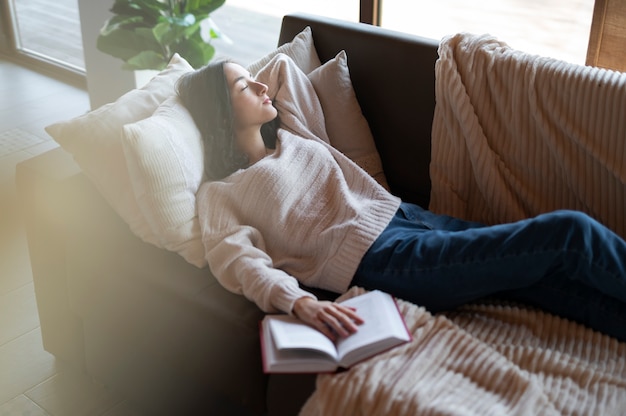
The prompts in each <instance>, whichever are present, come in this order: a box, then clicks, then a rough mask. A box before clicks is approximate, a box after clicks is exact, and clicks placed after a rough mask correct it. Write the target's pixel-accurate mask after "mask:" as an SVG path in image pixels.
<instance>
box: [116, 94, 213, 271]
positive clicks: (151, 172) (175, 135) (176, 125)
mask: <svg viewBox="0 0 626 416" xmlns="http://www.w3.org/2000/svg"><path fill="white" fill-rule="evenodd" d="M123 139H124V140H123V141H122V144H123V147H124V154H125V156H126V164H127V166H128V172H129V174H130V180H131V183H132V187H133V191H134V194H135V197H136V199H137V203H138V204H139V208H140V209H141V213H142V214H143V216H144V217H145V219H146V221H147V222H148V224H149V225H150V227H151V229H152V232H153V233H154V234H155V236H156V239H157V243H156V245H157V246H158V247H161V248H165V249H168V250H170V251H174V252H176V253H178V254H180V255H181V256H182V257H183V258H185V260H187V261H188V262H189V263H191V264H193V265H195V266H197V267H203V266H205V265H206V260H205V259H204V246H203V245H202V240H201V236H200V224H199V222H198V217H197V213H196V192H197V191H198V187H199V186H200V184H201V183H202V181H203V179H204V153H203V145H202V136H201V134H200V131H199V130H198V129H197V127H196V125H195V123H194V121H193V118H192V117H191V114H189V112H188V111H187V109H186V108H185V106H184V105H183V104H182V103H181V102H180V100H179V98H178V96H174V97H171V98H168V99H167V100H166V101H165V102H164V103H163V104H161V105H160V106H159V108H158V109H157V110H156V111H155V112H154V114H153V115H152V116H151V117H148V118H146V119H144V120H141V121H138V122H136V123H132V124H127V125H126V126H124V132H123Z"/></svg>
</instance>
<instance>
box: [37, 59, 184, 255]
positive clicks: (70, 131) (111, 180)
mask: <svg viewBox="0 0 626 416" xmlns="http://www.w3.org/2000/svg"><path fill="white" fill-rule="evenodd" d="M192 70H193V68H192V67H191V65H189V63H187V61H186V60H184V59H183V58H182V57H180V56H179V55H178V54H176V55H174V57H173V58H172V60H171V61H170V63H169V64H168V66H167V67H166V68H165V69H164V70H163V71H162V72H160V73H159V74H158V75H156V76H155V77H154V78H153V79H152V80H151V81H150V82H148V84H146V86H144V87H143V88H141V89H135V90H132V91H129V92H128V93H126V94H124V95H123V96H121V97H120V98H119V99H117V100H116V101H115V102H113V103H109V104H106V105H104V106H102V107H100V108H98V109H96V110H93V111H91V112H89V113H86V114H84V115H81V116H79V117H76V118H74V119H72V120H69V121H64V122H60V123H56V124H53V125H50V126H48V127H46V131H47V132H48V133H49V134H50V135H51V136H52V138H54V140H55V141H57V142H58V143H59V144H60V145H61V147H63V148H64V149H65V150H67V151H68V152H69V153H71V154H72V155H73V156H74V159H75V160H76V162H77V163H78V165H79V166H80V167H81V169H82V170H83V172H84V173H85V175H86V176H87V177H88V178H89V179H90V180H91V181H92V182H93V183H94V184H95V186H96V187H97V189H98V190H99V191H100V193H101V194H102V195H103V197H104V198H105V199H106V200H107V202H108V203H109V204H110V205H111V206H112V207H113V209H114V210H115V211H116V212H117V213H118V214H119V215H120V217H122V218H123V219H124V221H126V223H128V225H129V226H130V229H131V230H132V231H133V232H134V233H135V234H136V235H138V236H139V237H140V238H142V239H143V240H144V241H147V242H150V243H153V244H154V243H156V241H157V240H156V238H155V235H154V233H153V232H152V230H151V228H150V226H149V224H148V223H147V222H146V220H145V218H144V217H143V215H142V213H141V210H140V209H139V206H138V204H137V201H136V199H135V196H134V194H133V191H132V187H131V182H130V177H129V174H128V169H127V167H126V160H125V158H124V152H123V149H122V127H123V126H124V125H125V124H127V123H133V122H135V121H138V120H141V119H143V118H146V117H148V116H150V115H151V114H152V113H153V112H154V111H155V110H156V108H157V107H158V106H159V104H161V103H162V102H163V101H165V99H166V98H168V97H170V96H172V95H174V94H175V83H176V81H177V80H178V78H179V77H180V76H181V75H182V74H184V73H186V72H189V71H192Z"/></svg>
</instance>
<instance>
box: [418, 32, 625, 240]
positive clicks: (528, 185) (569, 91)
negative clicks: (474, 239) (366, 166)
mask: <svg viewBox="0 0 626 416" xmlns="http://www.w3.org/2000/svg"><path fill="white" fill-rule="evenodd" d="M439 55H440V59H439V60H438V62H437V64H436V100H437V101H436V108H435V117H434V121H433V131H432V162H431V166H430V174H431V179H432V193H431V205H430V207H429V208H430V209H431V210H432V211H434V212H438V213H447V214H450V215H453V216H457V217H461V218H466V219H469V220H475V221H480V222H483V223H487V224H493V223H501V222H508V221H513V220H518V219H521V218H525V217H529V216H534V215H537V214H539V213H542V212H547V211H552V210H555V209H560V208H569V209H576V210H580V211H584V212H587V213H588V214H590V215H591V216H593V217H594V218H596V219H597V220H599V221H600V222H602V223H604V224H605V225H607V226H608V227H610V228H612V229H613V230H614V231H616V232H617V233H618V234H620V235H622V236H626V220H625V216H626V215H625V212H626V74H623V73H619V72H613V71H609V70H605V69H599V68H592V67H585V66H580V65H574V64H570V63H567V62H563V61H559V60H555V59H551V58H546V57H540V56H535V55H529V54H526V53H523V52H520V51H516V50H514V49H512V48H510V47H509V46H507V45H506V44H504V43H502V42H500V41H498V40H496V39H495V38H493V37H491V36H474V35H470V34H458V35H455V36H451V37H447V38H444V39H443V41H442V42H441V44H440V48H439Z"/></svg>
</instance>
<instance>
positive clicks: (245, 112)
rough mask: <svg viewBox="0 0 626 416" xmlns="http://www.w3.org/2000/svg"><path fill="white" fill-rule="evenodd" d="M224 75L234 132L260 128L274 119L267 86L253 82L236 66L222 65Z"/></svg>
mask: <svg viewBox="0 0 626 416" xmlns="http://www.w3.org/2000/svg"><path fill="white" fill-rule="evenodd" d="M224 74H225V75H226V80H227V82H228V86H229V88H230V99H231V105H232V107H233V113H234V118H235V120H234V121H235V129H236V130H247V129H248V128H257V127H258V128H260V127H261V125H263V124H265V123H267V122H268V121H272V120H273V119H275V118H276V116H277V114H278V113H277V111H276V109H275V108H274V106H273V105H272V100H270V98H269V97H268V96H267V85H265V84H262V83H260V82H257V81H255V80H254V78H252V75H250V72H248V71H247V70H246V69H245V68H243V67H242V66H241V65H238V64H234V63H230V62H228V63H226V64H224Z"/></svg>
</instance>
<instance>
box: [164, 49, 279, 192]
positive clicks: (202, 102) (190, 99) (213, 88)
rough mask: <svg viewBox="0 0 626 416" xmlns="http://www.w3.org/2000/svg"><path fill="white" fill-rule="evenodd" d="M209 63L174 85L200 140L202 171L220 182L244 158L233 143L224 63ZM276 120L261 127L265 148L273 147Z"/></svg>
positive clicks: (245, 163) (228, 89) (246, 158)
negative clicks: (200, 137) (202, 161)
mask: <svg viewBox="0 0 626 416" xmlns="http://www.w3.org/2000/svg"><path fill="white" fill-rule="evenodd" d="M228 62H232V61H230V60H220V61H216V62H212V63H210V64H208V65H206V66H204V67H202V68H200V69H198V70H196V71H193V72H190V73H188V74H185V75H183V76H182V77H181V78H180V79H179V80H178V83H177V85H176V90H177V93H178V96H179V97H180V99H181V101H182V103H183V105H184V106H185V107H186V108H187V110H188V111H189V113H190V114H191V116H192V118H193V120H194V122H195V123H196V126H197V127H198V130H200V133H201V134H202V139H203V141H204V170H205V172H206V174H207V177H208V178H209V179H212V180H217V179H222V178H225V177H226V176H228V175H230V174H231V173H233V172H235V171H237V170H238V169H242V168H244V167H246V166H247V165H248V157H247V156H246V155H245V154H244V153H243V152H242V151H240V150H239V149H238V148H237V145H236V144H235V140H234V133H233V125H234V118H235V117H234V113H233V109H232V105H231V98H230V88H229V86H228V82H227V80H226V75H225V74H224V64H226V63H228ZM278 125H279V120H278V117H277V118H275V119H274V120H272V121H271V122H269V123H265V124H264V125H263V126H262V128H261V135H262V136H263V141H264V142H265V145H266V146H267V147H269V148H274V147H275V146H276V137H277V130H278Z"/></svg>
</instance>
